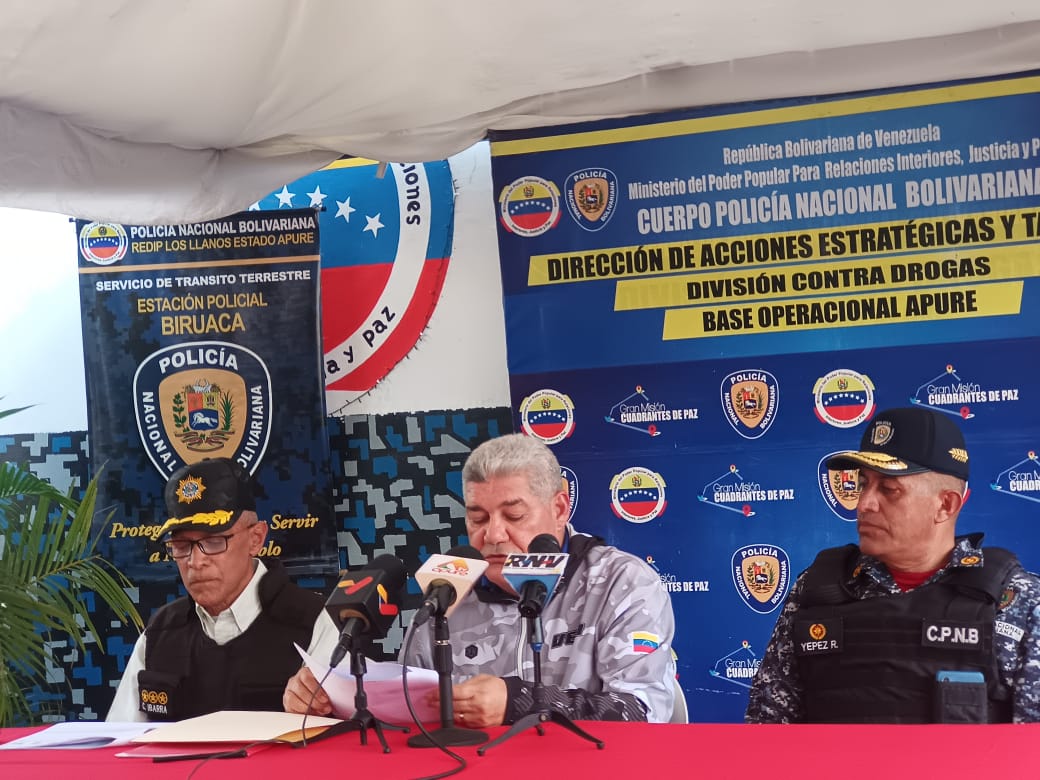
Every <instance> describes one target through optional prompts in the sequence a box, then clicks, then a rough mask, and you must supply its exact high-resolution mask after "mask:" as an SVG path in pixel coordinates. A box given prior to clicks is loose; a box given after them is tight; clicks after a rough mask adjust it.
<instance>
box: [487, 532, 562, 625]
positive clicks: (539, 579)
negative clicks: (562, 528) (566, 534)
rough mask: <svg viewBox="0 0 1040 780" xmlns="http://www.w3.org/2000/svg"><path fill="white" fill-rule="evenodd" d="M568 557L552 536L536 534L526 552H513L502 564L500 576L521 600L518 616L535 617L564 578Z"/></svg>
mask: <svg viewBox="0 0 1040 780" xmlns="http://www.w3.org/2000/svg"><path fill="white" fill-rule="evenodd" d="M569 557H570V556H569V555H567V554H565V553H563V552H561V551H560V542H559V540H558V539H557V538H556V537H555V536H553V535H552V534H539V535H538V536H536V537H535V538H534V539H532V540H531V542H530V544H528V545H527V552H526V553H514V554H512V555H510V556H509V557H507V558H506V560H505V563H504V564H503V565H502V577H503V578H504V579H505V581H506V582H507V583H508V584H509V586H510V587H511V588H512V589H513V590H514V591H516V594H517V595H518V596H519V597H520V604H519V607H520V614H521V615H523V616H524V617H528V618H531V617H537V616H538V615H540V614H541V613H542V609H543V608H544V607H545V604H546V602H548V601H549V597H550V596H551V595H552V594H553V591H554V590H555V589H556V585H557V584H558V583H559V582H560V578H561V577H563V572H564V569H565V567H566V566H567V559H568V558H569Z"/></svg>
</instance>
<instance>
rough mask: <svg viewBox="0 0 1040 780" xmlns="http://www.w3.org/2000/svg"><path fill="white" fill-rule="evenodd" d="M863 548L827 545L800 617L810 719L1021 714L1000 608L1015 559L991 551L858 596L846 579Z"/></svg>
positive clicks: (955, 719)
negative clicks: (1008, 684)
mask: <svg viewBox="0 0 1040 780" xmlns="http://www.w3.org/2000/svg"><path fill="white" fill-rule="evenodd" d="M858 554H859V550H858V548H857V547H856V546H855V545H847V546H846V547H836V548H831V549H828V550H823V551H822V552H820V554H819V555H817V557H816V560H815V561H814V562H813V564H812V566H810V567H809V569H808V570H807V572H806V576H805V580H804V590H803V593H802V598H801V600H800V603H801V606H800V608H799V609H798V611H797V612H796V613H795V616H794V625H793V637H794V650H795V656H796V658H797V659H798V667H799V671H800V673H801V678H802V683H803V686H804V689H805V708H806V719H807V721H808V722H809V723H985V722H1009V721H1010V720H1011V701H1010V694H1009V691H1008V690H1007V688H1005V687H1004V686H1003V685H1002V684H1001V681H1000V674H999V669H998V666H997V658H996V653H995V652H994V645H993V640H994V636H993V634H994V631H993V622H994V620H995V617H996V605H997V603H998V600H999V597H1000V593H1001V590H1002V589H1003V587H1004V583H1005V582H1006V581H1007V577H1008V575H1009V574H1010V573H1011V571H1012V570H1013V569H1015V568H1016V567H1017V566H1018V561H1017V559H1016V558H1015V556H1014V555H1013V554H1012V553H1010V552H1008V551H1007V550H1003V549H1000V548H997V547H990V548H986V549H985V550H984V561H985V565H984V566H982V567H956V568H952V569H950V570H948V571H947V572H946V573H945V574H944V575H943V576H942V577H941V578H940V579H939V580H938V581H936V582H933V583H930V584H928V585H923V586H920V587H918V588H914V589H913V590H911V591H909V592H906V593H900V594H893V595H888V596H879V597H873V598H866V599H861V600H857V599H856V598H854V597H853V596H852V595H851V594H849V593H848V592H847V590H846V589H845V587H844V584H843V583H845V582H846V581H847V580H848V579H849V577H850V576H851V566H852V565H853V562H854V561H855V560H856V558H857V556H858Z"/></svg>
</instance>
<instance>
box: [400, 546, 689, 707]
mask: <svg viewBox="0 0 1040 780" xmlns="http://www.w3.org/2000/svg"><path fill="white" fill-rule="evenodd" d="M591 540H592V537H589V536H586V535H584V534H572V535H571V537H570V540H569V545H568V550H569V552H570V554H571V561H570V562H569V564H574V562H575V561H574V558H575V557H580V558H581V559H580V560H579V561H578V565H577V567H576V568H575V569H574V570H573V573H571V574H569V576H568V577H567V578H566V579H564V580H561V582H560V584H559V585H558V586H557V589H556V591H555V592H554V593H553V595H552V597H551V598H550V600H549V603H548V604H547V605H546V606H545V609H544V611H543V613H542V627H543V636H544V645H543V648H542V664H541V666H542V682H543V684H544V685H545V686H546V692H547V693H548V698H549V704H550V707H552V708H553V709H555V710H557V711H559V712H561V713H563V714H565V715H566V716H567V717H569V718H571V719H573V720H649V721H651V722H667V721H668V720H669V718H670V717H671V714H672V707H673V704H674V701H675V688H674V680H675V661H674V660H673V657H672V637H673V635H674V632H675V618H674V616H673V614H672V604H671V600H670V598H669V596H668V592H667V591H666V590H665V589H664V586H663V585H662V584H661V577H660V575H659V574H657V572H655V571H654V570H653V569H651V568H650V567H649V566H648V565H647V564H646V563H644V562H643V561H641V560H640V559H638V558H636V557H635V556H634V555H630V554H628V553H626V552H622V551H621V550H618V549H617V548H614V547H609V546H605V545H593V544H590V543H589V542H591ZM568 570H570V565H569V566H568ZM496 590H497V589H496ZM499 593H501V591H499ZM449 624H450V629H451V645H452V657H453V661H454V677H455V681H456V682H461V681H462V680H465V679H467V678H469V677H472V676H474V675H476V674H481V673H483V674H491V675H495V676H497V677H502V678H506V683H507V687H508V688H509V694H510V700H509V702H508V704H507V710H506V713H507V718H506V722H511V721H512V720H514V719H516V718H517V717H519V716H521V715H523V714H525V713H526V712H528V711H530V710H531V708H532V706H533V696H532V690H531V689H532V686H533V683H532V682H531V680H533V679H534V675H533V662H532V660H531V658H532V655H531V654H532V650H531V647H530V644H529V638H528V636H527V620H526V619H524V618H521V617H520V613H519V611H518V610H517V606H516V601H515V599H510V600H508V601H505V602H501V601H485V600H482V599H479V598H478V597H477V595H476V593H470V594H469V595H468V596H466V598H465V599H464V600H463V601H462V602H461V603H460V604H459V606H458V607H457V608H456V610H455V611H454V612H453V613H452V614H451V616H450V618H449ZM411 640H412V641H411V646H410V648H409V646H408V643H407V642H406V643H405V648H408V654H407V657H406V658H403V659H402V662H403V663H407V664H409V665H410V666H421V667H424V668H427V669H432V668H434V665H433V654H432V647H431V645H432V629H430V628H428V627H423V628H422V629H421V630H419V631H416V632H414V636H412V637H411ZM509 678H518V679H515V680H510V679H509Z"/></svg>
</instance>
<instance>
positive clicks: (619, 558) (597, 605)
mask: <svg viewBox="0 0 1040 780" xmlns="http://www.w3.org/2000/svg"><path fill="white" fill-rule="evenodd" d="M462 482H463V493H464V498H465V503H466V530H467V532H468V534H469V541H470V544H472V545H473V546H474V547H475V548H476V549H478V550H479V551H480V552H481V554H482V555H483V556H484V559H485V560H486V561H487V562H488V564H489V567H488V569H487V571H486V572H485V574H484V580H483V581H482V582H481V584H479V585H478V586H477V587H476V588H474V589H473V591H472V592H471V593H469V594H468V595H467V596H466V597H465V598H464V599H463V600H462V601H461V602H460V603H459V605H458V606H457V607H456V608H455V611H454V612H452V614H451V619H450V623H451V632H452V656H453V659H452V660H453V666H454V680H455V683H456V684H455V685H454V687H453V700H454V714H455V718H456V721H457V722H458V723H459V725H461V726H467V727H475V728H483V727H487V726H496V725H501V724H510V723H513V722H514V721H515V720H517V719H518V718H519V717H521V716H522V715H524V714H525V713H527V712H529V711H531V709H532V708H533V706H534V699H533V685H534V683H533V682H532V680H533V674H532V670H533V662H532V659H531V651H530V650H529V648H528V640H527V638H526V627H525V620H524V619H523V618H522V617H521V615H520V613H519V610H518V606H517V597H516V594H515V593H514V591H513V589H512V588H510V587H509V585H508V583H507V582H506V580H505V578H504V577H503V574H502V566H503V563H505V561H506V558H507V557H508V556H509V555H511V554H515V553H525V552H527V550H528V545H529V544H530V543H531V540H532V539H534V538H535V537H537V536H539V535H541V534H551V535H552V536H553V537H554V538H555V539H556V540H557V541H558V542H559V543H560V546H561V548H562V549H563V551H564V552H565V553H567V554H568V556H569V557H568V561H567V566H566V569H565V571H564V574H563V577H562V578H561V580H560V582H559V584H558V586H557V588H556V589H555V591H554V592H553V593H552V595H551V597H550V599H549V601H548V603H547V604H546V605H545V607H544V610H543V611H542V615H541V619H542V624H543V629H544V635H545V638H546V641H545V643H544V645H543V649H542V656H541V669H542V683H543V686H544V688H545V692H546V693H547V696H548V703H549V705H550V706H551V708H552V709H554V710H555V711H557V712H560V713H561V714H564V715H566V716H567V717H568V718H570V719H572V720H631V721H651V722H667V721H668V720H669V718H670V717H671V714H672V708H673V705H674V697H675V661H674V659H673V656H672V636H673V633H674V629H675V619H674V616H673V614H672V605H671V600H670V599H669V596H668V593H667V591H666V590H665V588H664V586H663V585H662V584H661V580H660V577H659V576H658V574H657V573H656V572H655V571H654V570H653V569H652V568H651V567H650V566H648V565H647V564H646V563H645V562H643V561H641V560H640V559H639V558H637V557H635V556H634V555H630V554H629V553H625V552H622V551H621V550H618V549H616V548H614V547H610V546H608V545H606V544H605V543H604V541H603V540H602V539H600V538H598V537H594V536H589V535H587V534H581V533H577V532H576V531H574V529H573V528H571V527H570V525H569V524H568V520H569V518H570V499H569V497H568V493H567V490H566V489H565V486H564V481H563V478H562V476H561V471H560V464H559V462H558V461H557V460H556V456H555V455H554V454H553V452H552V450H550V449H549V448H548V447H547V446H546V445H545V444H544V443H542V442H541V441H539V440H537V439H534V438H531V437H528V436H525V435H523V434H509V435H506V436H501V437H499V438H496V439H490V440H488V441H486V442H484V443H483V444H481V445H480V446H479V447H477V448H476V449H474V450H473V452H472V453H471V454H470V456H469V458H468V459H467V460H466V463H465V465H464V466H463V469H462ZM322 625H324V630H322V629H320V628H319V629H317V630H316V635H318V638H317V639H316V640H315V642H314V643H312V647H311V650H312V651H316V652H317V653H318V654H319V655H321V654H323V653H327V652H329V651H331V648H332V645H333V644H334V643H335V639H336V636H335V633H334V627H332V623H331V621H325V620H323V619H319V627H320V626H322ZM329 629H332V630H331V631H330V630H329ZM412 640H413V641H412V649H411V652H410V653H409V655H408V656H407V657H406V658H402V659H401V661H402V663H407V664H409V665H412V666H421V667H424V668H430V669H432V668H434V663H433V649H432V640H431V638H430V635H429V631H428V630H420V631H417V632H416V633H415V636H414V637H413V638H412ZM312 694H315V696H314V703H313V704H312V706H311V711H312V712H316V713H319V714H325V713H327V712H329V710H330V706H331V705H330V704H329V701H328V697H327V696H325V694H324V691H321V690H320V689H319V688H318V686H317V683H316V681H315V680H314V677H313V675H311V674H310V672H309V671H307V670H306V669H303V670H301V671H300V672H299V673H297V674H296V675H295V676H294V677H293V678H292V679H290V680H289V684H288V685H287V686H286V691H285V696H284V697H283V704H284V705H285V708H286V709H287V710H288V711H290V712H303V711H304V709H305V708H306V706H307V702H309V701H310V700H311V695H312ZM431 703H434V704H436V700H434V701H433V702H431Z"/></svg>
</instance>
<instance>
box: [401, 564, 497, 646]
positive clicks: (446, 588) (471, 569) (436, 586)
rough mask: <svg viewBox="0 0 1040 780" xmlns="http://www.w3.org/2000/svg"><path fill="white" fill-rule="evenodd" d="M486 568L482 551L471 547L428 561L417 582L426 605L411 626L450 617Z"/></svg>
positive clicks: (418, 574)
mask: <svg viewBox="0 0 1040 780" xmlns="http://www.w3.org/2000/svg"><path fill="white" fill-rule="evenodd" d="M487 567H488V563H487V561H485V560H484V556H483V555H481V554H480V551H479V550H478V549H476V548H475V547H470V546H469V545H468V544H462V545H459V546H458V547H452V548H451V549H450V550H448V552H446V553H443V554H441V553H437V554H436V555H431V556H430V557H429V558H427V559H426V563H424V564H423V565H422V566H421V567H419V571H417V572H416V573H415V579H416V581H417V582H418V583H419V587H420V588H422V589H423V603H422V606H420V607H419V609H418V611H417V612H416V613H415V617H413V618H412V625H414V626H421V625H422V624H423V623H425V622H426V621H427V620H429V619H430V618H431V617H432V616H434V615H447V614H448V613H449V612H450V611H451V608H452V607H453V606H454V605H455V604H457V603H458V602H460V601H462V599H463V598H464V597H465V595H466V594H467V593H469V592H470V591H471V590H473V586H474V585H475V584H476V583H477V580H479V579H480V575H482V574H483V573H484V570H485V569H487Z"/></svg>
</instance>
